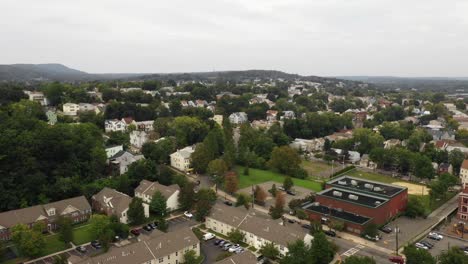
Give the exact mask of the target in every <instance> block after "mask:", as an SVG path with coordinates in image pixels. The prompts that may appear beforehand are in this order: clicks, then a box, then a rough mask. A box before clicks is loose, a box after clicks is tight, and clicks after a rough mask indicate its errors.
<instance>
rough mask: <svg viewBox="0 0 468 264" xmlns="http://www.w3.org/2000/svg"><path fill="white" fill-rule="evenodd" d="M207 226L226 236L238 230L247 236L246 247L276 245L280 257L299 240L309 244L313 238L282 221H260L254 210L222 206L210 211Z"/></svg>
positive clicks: (245, 238)
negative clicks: (290, 245) (289, 246)
mask: <svg viewBox="0 0 468 264" xmlns="http://www.w3.org/2000/svg"><path fill="white" fill-rule="evenodd" d="M205 226H206V228H209V229H211V230H213V231H215V232H217V233H220V234H222V235H225V236H226V235H227V234H228V233H229V232H231V231H233V230H236V229H237V230H239V231H240V232H242V233H243V234H244V243H246V244H248V245H250V246H253V247H255V248H261V247H262V246H263V245H265V244H267V243H273V244H274V245H275V246H276V247H277V249H278V250H279V252H280V255H281V256H284V255H286V253H287V252H288V248H287V246H288V243H292V242H294V241H296V240H298V239H300V240H304V241H306V242H308V241H310V239H311V236H310V235H309V234H307V232H305V230H303V229H300V228H299V226H297V225H289V224H286V225H285V224H284V223H283V221H281V220H273V219H271V218H270V217H267V216H265V217H261V216H259V215H258V213H256V212H255V211H254V210H246V209H245V208H244V207H232V206H226V205H224V204H220V203H217V204H215V205H214V206H213V208H212V209H211V213H210V215H209V216H207V217H206V221H205Z"/></svg>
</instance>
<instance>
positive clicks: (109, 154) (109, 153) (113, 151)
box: [106, 145, 123, 159]
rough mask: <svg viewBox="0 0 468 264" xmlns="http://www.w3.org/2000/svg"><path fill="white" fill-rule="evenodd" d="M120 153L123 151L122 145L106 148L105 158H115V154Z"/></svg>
mask: <svg viewBox="0 0 468 264" xmlns="http://www.w3.org/2000/svg"><path fill="white" fill-rule="evenodd" d="M120 151H123V146H122V145H116V146H109V147H106V156H107V158H108V159H109V158H111V157H113V156H115V154H117V153H119V152H120Z"/></svg>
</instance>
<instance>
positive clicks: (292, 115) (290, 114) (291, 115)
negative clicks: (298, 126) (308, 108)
mask: <svg viewBox="0 0 468 264" xmlns="http://www.w3.org/2000/svg"><path fill="white" fill-rule="evenodd" d="M294 118H296V114H295V113H294V111H283V116H281V120H283V119H294Z"/></svg>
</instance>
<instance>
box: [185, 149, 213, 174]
mask: <svg viewBox="0 0 468 264" xmlns="http://www.w3.org/2000/svg"><path fill="white" fill-rule="evenodd" d="M214 158H215V156H214V154H213V153H212V152H210V149H209V147H208V145H207V144H205V143H204V142H203V143H200V144H198V145H197V147H196V148H195V151H194V152H193V153H192V156H191V159H192V167H193V169H194V170H195V171H196V172H198V173H205V172H206V170H207V169H208V164H209V163H210V162H211V161H212V160H213V159H214Z"/></svg>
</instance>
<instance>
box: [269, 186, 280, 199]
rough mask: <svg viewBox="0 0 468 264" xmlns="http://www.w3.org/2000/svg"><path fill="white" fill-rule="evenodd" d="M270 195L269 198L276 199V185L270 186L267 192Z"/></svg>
mask: <svg viewBox="0 0 468 264" xmlns="http://www.w3.org/2000/svg"><path fill="white" fill-rule="evenodd" d="M268 191H269V192H270V193H271V196H273V197H276V194H277V192H278V190H277V189H276V184H274V183H273V185H271V189H270V190H268Z"/></svg>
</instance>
